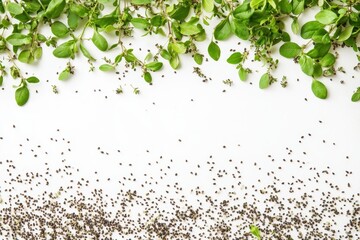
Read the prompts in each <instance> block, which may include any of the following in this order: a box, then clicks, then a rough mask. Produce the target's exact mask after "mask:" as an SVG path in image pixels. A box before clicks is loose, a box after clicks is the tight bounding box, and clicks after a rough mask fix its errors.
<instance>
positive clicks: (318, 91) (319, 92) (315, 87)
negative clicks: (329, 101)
mask: <svg viewBox="0 0 360 240" xmlns="http://www.w3.org/2000/svg"><path fill="white" fill-rule="evenodd" d="M311 90H312V92H313V93H314V95H315V96H316V97H318V98H320V99H326V97H327V89H326V86H325V85H324V84H323V83H322V82H320V81H318V80H316V79H314V80H313V81H312V83H311Z"/></svg>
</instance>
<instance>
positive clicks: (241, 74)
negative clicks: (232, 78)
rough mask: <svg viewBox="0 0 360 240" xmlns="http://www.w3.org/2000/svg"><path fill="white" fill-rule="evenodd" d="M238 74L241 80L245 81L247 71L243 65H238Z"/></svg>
mask: <svg viewBox="0 0 360 240" xmlns="http://www.w3.org/2000/svg"><path fill="white" fill-rule="evenodd" d="M238 75H239V78H240V80H241V81H246V79H247V75H248V72H247V71H246V69H244V68H243V67H240V68H239V72H238Z"/></svg>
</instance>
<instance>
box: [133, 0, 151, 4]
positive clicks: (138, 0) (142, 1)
mask: <svg viewBox="0 0 360 240" xmlns="http://www.w3.org/2000/svg"><path fill="white" fill-rule="evenodd" d="M131 3H132V4H135V5H144V4H149V3H151V0H131Z"/></svg>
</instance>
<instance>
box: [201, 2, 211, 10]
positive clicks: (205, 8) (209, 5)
mask: <svg viewBox="0 0 360 240" xmlns="http://www.w3.org/2000/svg"><path fill="white" fill-rule="evenodd" d="M201 2H202V6H203V8H204V10H205V11H207V12H212V10H213V9H214V0H202V1H201Z"/></svg>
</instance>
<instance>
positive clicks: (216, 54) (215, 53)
mask: <svg viewBox="0 0 360 240" xmlns="http://www.w3.org/2000/svg"><path fill="white" fill-rule="evenodd" d="M208 53H209V55H210V57H211V58H212V59H214V60H215V61H218V60H219V58H220V54H221V50H220V48H219V46H218V45H217V44H216V43H215V42H213V41H211V42H210V44H209V46H208Z"/></svg>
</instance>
